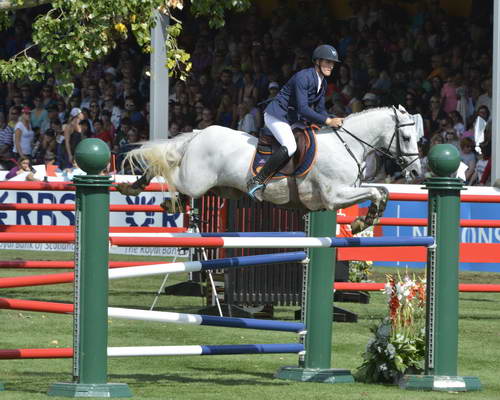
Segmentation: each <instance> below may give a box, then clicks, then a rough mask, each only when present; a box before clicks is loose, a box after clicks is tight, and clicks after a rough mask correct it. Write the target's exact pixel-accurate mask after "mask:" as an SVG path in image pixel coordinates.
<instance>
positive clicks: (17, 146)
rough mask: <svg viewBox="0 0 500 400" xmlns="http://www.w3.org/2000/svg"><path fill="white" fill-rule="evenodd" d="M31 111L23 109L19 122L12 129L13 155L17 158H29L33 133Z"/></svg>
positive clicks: (27, 108) (26, 108)
mask: <svg viewBox="0 0 500 400" xmlns="http://www.w3.org/2000/svg"><path fill="white" fill-rule="evenodd" d="M30 116H31V109H30V108H29V107H23V108H22V110H21V116H20V117H19V121H18V122H17V124H16V126H15V127H14V153H15V154H16V155H17V156H18V157H24V156H31V152H32V150H33V140H34V138H35V132H34V131H33V129H32V128H31V121H30Z"/></svg>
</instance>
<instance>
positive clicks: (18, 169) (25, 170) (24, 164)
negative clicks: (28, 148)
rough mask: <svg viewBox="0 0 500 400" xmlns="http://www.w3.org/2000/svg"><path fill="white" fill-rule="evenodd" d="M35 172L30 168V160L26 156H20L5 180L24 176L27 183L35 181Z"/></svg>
mask: <svg viewBox="0 0 500 400" xmlns="http://www.w3.org/2000/svg"><path fill="white" fill-rule="evenodd" d="M35 172H36V171H35V170H34V168H33V167H32V166H31V159H30V158H29V157H28V156H25V155H22V156H20V157H19V160H18V161H17V165H16V166H15V167H14V168H12V169H11V170H10V171H9V172H8V174H7V175H5V179H6V180H9V179H12V178H14V177H16V176H18V175H21V174H25V175H26V180H27V181H37V180H38V179H36V178H35Z"/></svg>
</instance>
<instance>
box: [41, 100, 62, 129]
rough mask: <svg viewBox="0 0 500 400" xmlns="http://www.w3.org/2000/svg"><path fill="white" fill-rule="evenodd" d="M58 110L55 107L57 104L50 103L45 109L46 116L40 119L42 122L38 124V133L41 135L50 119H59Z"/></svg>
mask: <svg viewBox="0 0 500 400" xmlns="http://www.w3.org/2000/svg"><path fill="white" fill-rule="evenodd" d="M58 114H59V111H58V109H57V106H56V105H54V104H52V105H50V106H49V107H48V109H47V118H46V119H44V120H43V121H42V124H41V125H40V133H41V134H42V135H43V134H44V133H45V131H46V130H47V129H49V128H50V126H51V124H52V121H55V120H58V121H59V115H58Z"/></svg>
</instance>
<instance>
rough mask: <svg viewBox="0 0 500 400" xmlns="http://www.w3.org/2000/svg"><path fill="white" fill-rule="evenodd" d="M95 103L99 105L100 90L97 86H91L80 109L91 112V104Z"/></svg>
mask: <svg viewBox="0 0 500 400" xmlns="http://www.w3.org/2000/svg"><path fill="white" fill-rule="evenodd" d="M95 103H97V104H98V105H99V89H98V87H97V85H95V84H90V85H89V87H88V90H87V93H86V96H85V97H83V98H82V102H81V103H80V106H79V108H80V109H82V110H83V109H84V108H88V109H89V110H90V109H91V108H92V107H91V104H95Z"/></svg>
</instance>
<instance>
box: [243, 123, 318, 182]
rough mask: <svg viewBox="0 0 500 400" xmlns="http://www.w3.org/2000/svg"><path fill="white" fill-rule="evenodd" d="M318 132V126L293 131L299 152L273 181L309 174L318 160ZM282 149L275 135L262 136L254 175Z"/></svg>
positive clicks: (254, 161) (255, 157) (257, 150)
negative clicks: (272, 155) (274, 153)
mask: <svg viewBox="0 0 500 400" xmlns="http://www.w3.org/2000/svg"><path fill="white" fill-rule="evenodd" d="M317 130H319V128H318V127H317V126H316V125H312V126H308V127H306V128H305V129H298V128H297V129H294V130H293V135H294V137H295V142H296V143H297V151H296V152H295V154H294V155H293V157H291V158H290V160H289V161H288V162H287V163H286V164H285V165H284V166H283V167H282V168H281V169H280V171H279V172H278V173H276V174H275V176H274V177H273V178H272V179H281V178H284V177H286V176H303V175H305V174H307V173H308V172H309V170H310V169H311V167H312V165H313V163H314V159H315V158H316V134H315V132H316V131H317ZM280 147H281V145H280V144H279V142H278V141H277V140H276V138H275V137H274V136H273V135H269V134H260V135H259V141H258V143H257V149H256V151H255V156H254V160H253V163H252V173H253V174H254V175H256V174H257V173H258V171H259V170H260V168H262V166H263V165H264V164H265V162H266V160H267V159H268V158H269V157H270V156H271V154H273V152H274V151H276V150H277V149H279V148H280Z"/></svg>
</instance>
